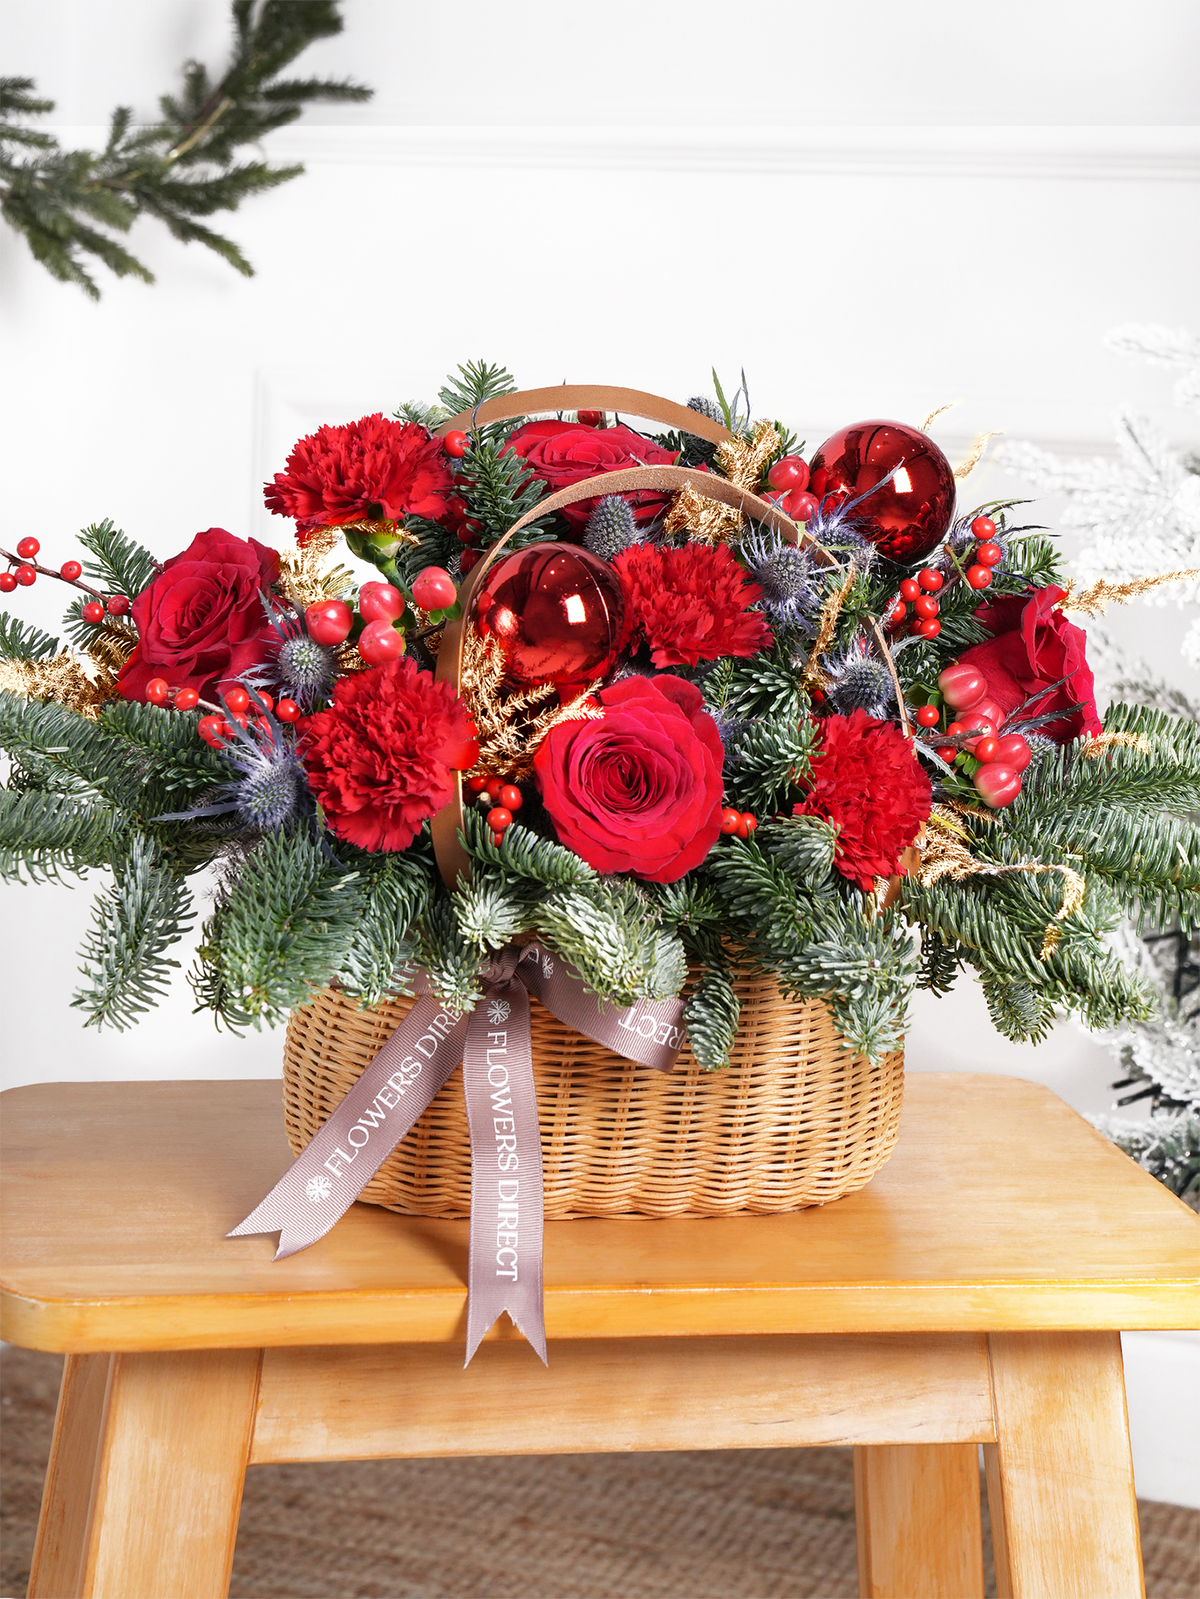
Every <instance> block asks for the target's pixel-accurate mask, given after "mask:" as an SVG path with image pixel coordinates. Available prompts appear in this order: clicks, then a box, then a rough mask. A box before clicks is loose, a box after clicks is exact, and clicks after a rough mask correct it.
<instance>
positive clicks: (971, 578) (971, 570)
mask: <svg viewBox="0 0 1200 1599" xmlns="http://www.w3.org/2000/svg"><path fill="white" fill-rule="evenodd" d="M991 581H992V572H991V568H990V567H987V566H968V568H967V582H968V583H969V584H970V585H971V587H972V588H973V589H985V588H987V586H988V584H989V583H990V582H991Z"/></svg>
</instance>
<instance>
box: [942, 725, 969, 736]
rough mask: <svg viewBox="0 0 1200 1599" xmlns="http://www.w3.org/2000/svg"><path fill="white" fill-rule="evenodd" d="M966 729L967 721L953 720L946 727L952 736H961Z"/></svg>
mask: <svg viewBox="0 0 1200 1599" xmlns="http://www.w3.org/2000/svg"><path fill="white" fill-rule="evenodd" d="M966 731H967V724H966V723H965V722H951V723H950V726H949V727H948V728H947V729H946V732H947V733H948V734H949V736H950V737H951V738H961V737H962V736H963V734H964V733H965V732H966Z"/></svg>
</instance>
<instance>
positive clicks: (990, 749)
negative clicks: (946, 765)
mask: <svg viewBox="0 0 1200 1599" xmlns="http://www.w3.org/2000/svg"><path fill="white" fill-rule="evenodd" d="M999 748H1000V740H999V739H998V738H996V736H995V735H994V734H993V735H991V736H989V737H988V738H977V739H976V740H975V748H974V749H973V750H972V751H971V754H972V755H974V757H975V759H976V760H977V761H983V762H984V763H985V764H986V763H987V762H988V761H994V760H995V759H996V752H997V750H998V749H999Z"/></svg>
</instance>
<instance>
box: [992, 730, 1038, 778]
mask: <svg viewBox="0 0 1200 1599" xmlns="http://www.w3.org/2000/svg"><path fill="white" fill-rule="evenodd" d="M993 759H994V760H995V761H998V762H999V764H1000V765H1001V766H1011V767H1012V769H1013V771H1014V772H1023V771H1024V770H1025V768H1026V767H1027V766H1028V765H1029V763H1030V761H1031V760H1032V759H1033V751H1032V750H1031V749H1030V748H1029V744H1028V742H1027V741H1026V740H1025V739H1023V738H1022V737H1021V735H1020V733H1006V734H1005V735H1004V737H1003V738H998V739H997V740H996V753H995V755H994V756H993Z"/></svg>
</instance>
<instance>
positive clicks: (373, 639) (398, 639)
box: [358, 622, 472, 765]
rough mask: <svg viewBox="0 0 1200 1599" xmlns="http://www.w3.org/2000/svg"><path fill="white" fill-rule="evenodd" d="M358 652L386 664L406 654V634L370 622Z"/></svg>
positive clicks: (373, 663)
mask: <svg viewBox="0 0 1200 1599" xmlns="http://www.w3.org/2000/svg"><path fill="white" fill-rule="evenodd" d="M358 653H359V654H360V655H361V656H362V658H363V660H364V661H366V663H367V665H368V666H386V665H387V663H388V662H389V661H398V660H399V659H400V657H401V656H402V655H403V654H404V634H403V633H398V632H397V631H396V629H395V628H394V627H393V626H392V624H391V623H390V622H368V623H367V625H366V627H364V628H363V630H362V633H361V634H360V636H359V640H358ZM467 764H468V765H470V764H472V763H470V762H468V763H467Z"/></svg>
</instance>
